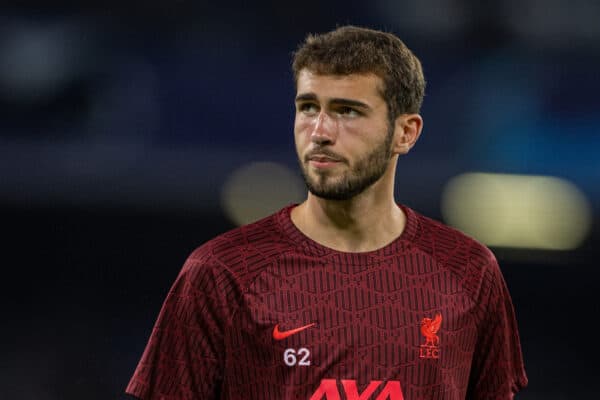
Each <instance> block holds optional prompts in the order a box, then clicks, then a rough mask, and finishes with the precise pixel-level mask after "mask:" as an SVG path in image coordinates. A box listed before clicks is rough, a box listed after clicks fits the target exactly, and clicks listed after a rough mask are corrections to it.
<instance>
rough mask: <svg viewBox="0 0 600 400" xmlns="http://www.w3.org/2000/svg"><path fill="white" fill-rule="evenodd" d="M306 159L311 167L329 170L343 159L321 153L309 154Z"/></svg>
mask: <svg viewBox="0 0 600 400" xmlns="http://www.w3.org/2000/svg"><path fill="white" fill-rule="evenodd" d="M306 159H307V161H308V163H309V164H310V165H311V166H313V167H314V168H318V169H323V168H331V167H333V166H335V165H337V164H340V163H341V162H343V159H342V158H340V157H336V156H332V155H329V154H322V153H315V154H310V155H308V156H307V157H306Z"/></svg>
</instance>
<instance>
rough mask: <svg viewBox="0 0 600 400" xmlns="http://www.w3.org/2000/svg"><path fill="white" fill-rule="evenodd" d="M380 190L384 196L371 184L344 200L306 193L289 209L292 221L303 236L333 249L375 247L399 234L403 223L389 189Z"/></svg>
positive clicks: (375, 248) (350, 249) (404, 222)
mask: <svg viewBox="0 0 600 400" xmlns="http://www.w3.org/2000/svg"><path fill="white" fill-rule="evenodd" d="M378 183H380V182H378ZM376 185H377V183H376V184H375V186H376ZM384 192H385V193H386V195H385V196H382V195H379V193H381V191H378V190H377V188H376V187H371V188H369V189H368V190H367V191H365V192H364V193H361V194H359V195H357V196H355V197H353V198H352V199H350V200H344V201H339V200H326V199H323V198H320V197H317V196H315V195H313V194H311V193H309V195H308V198H307V199H306V201H305V202H304V203H302V204H300V205H299V206H298V207H295V208H294V209H293V210H292V214H291V217H292V222H293V223H294V224H295V225H296V227H297V228H298V229H299V230H300V231H301V232H302V233H304V234H305V235H306V236H308V237H309V238H311V239H312V240H314V241H316V242H317V243H319V244H321V245H323V246H326V247H329V248H332V249H334V250H338V251H344V252H353V253H356V252H366V251H373V250H377V249H379V248H382V247H384V246H385V245H387V244H389V243H391V242H392V241H393V240H395V239H396V238H397V237H398V236H400V234H401V233H402V231H403V230H404V226H405V224H406V216H405V215H404V212H403V211H402V209H400V207H398V205H397V204H396V203H395V201H394V197H393V192H392V191H391V190H389V191H384Z"/></svg>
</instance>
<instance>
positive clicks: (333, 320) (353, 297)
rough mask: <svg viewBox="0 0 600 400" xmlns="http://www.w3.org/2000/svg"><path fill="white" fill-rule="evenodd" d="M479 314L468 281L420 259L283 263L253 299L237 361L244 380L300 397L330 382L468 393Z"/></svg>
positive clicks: (236, 340)
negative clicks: (269, 383)
mask: <svg viewBox="0 0 600 400" xmlns="http://www.w3.org/2000/svg"><path fill="white" fill-rule="evenodd" d="M472 307H473V304H472V302H471V300H470V298H469V297H468V296H466V295H465V294H464V292H463V290H462V287H461V284H460V277H457V276H455V275H453V274H452V273H451V272H450V271H448V270H446V269H444V268H443V267H442V266H438V265H436V263H435V262H434V260H430V259H427V258H426V257H424V256H421V255H408V256H399V257H396V258H390V259H385V260H381V261H379V262H373V263H371V264H369V265H362V264H360V263H356V264H349V263H343V262H336V260H318V259H313V260H306V259H301V258H293V257H289V258H283V259H281V260H280V261H279V262H278V263H277V264H276V265H273V266H272V268H269V269H266V270H265V271H264V272H262V273H261V274H260V275H259V276H258V278H257V279H256V280H255V281H254V282H253V284H252V285H251V286H250V287H249V289H248V291H247V292H246V295H245V298H244V303H243V306H242V307H241V308H240V309H239V312H238V314H237V315H236V318H235V320H234V325H233V327H232V332H231V333H230V335H229V336H228V347H229V349H230V350H229V355H230V360H231V361H232V362H233V361H234V364H235V369H236V370H237V372H236V373H237V374H239V373H242V374H258V375H260V376H263V377H264V376H278V378H277V379H275V378H274V379H273V384H274V385H275V386H274V387H276V386H277V385H279V383H276V382H280V381H282V380H283V381H285V382H287V383H286V385H285V386H286V387H295V388H296V389H295V390H301V389H299V388H301V387H302V386H303V385H305V384H306V382H309V381H310V382H311V387H312V388H313V389H314V387H315V386H316V385H318V382H319V381H321V382H322V381H323V380H324V379H325V380H326V381H327V382H334V381H335V382H342V381H345V382H352V381H354V382H356V385H358V386H357V387H369V385H372V387H373V388H375V389H377V390H380V391H383V390H384V389H383V385H384V384H385V382H388V383H389V382H397V383H398V385H399V386H402V387H404V389H402V390H403V392H404V393H405V394H406V393H407V391H408V392H410V391H411V390H412V391H413V392H414V391H418V390H419V388H431V387H435V386H436V385H438V386H439V387H444V386H448V385H449V386H454V387H455V388H456V390H460V391H462V390H463V389H462V388H463V387H466V382H467V380H468V371H469V363H470V359H471V355H472V352H473V348H474V346H475V342H476V336H477V335H476V326H475V324H474V323H473V319H472ZM373 382H383V383H382V385H380V386H381V387H379V386H377V385H375V386H373V385H374V384H373ZM361 385H362V386H361ZM338 386H339V385H338ZM318 387H320V386H318ZM340 387H342V388H343V385H342V386H340ZM459 387H460V388H461V389H459ZM313 389H310V390H309V389H306V390H309V391H311V390H313ZM340 390H341V389H340ZM423 390H425V389H423ZM364 398H365V399H366V398H371V397H364Z"/></svg>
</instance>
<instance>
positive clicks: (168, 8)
mask: <svg viewBox="0 0 600 400" xmlns="http://www.w3.org/2000/svg"><path fill="white" fill-rule="evenodd" d="M1 10H2V12H1V13H0V168H1V171H2V174H1V179H0V204H1V210H2V225H3V228H4V229H2V230H3V232H4V235H3V236H4V238H5V239H4V240H3V245H2V255H3V257H2V260H3V271H4V272H3V276H4V279H2V282H3V287H4V288H3V290H2V295H3V301H2V305H3V306H4V312H3V318H2V319H3V324H2V330H1V331H0V337H1V338H2V342H1V343H2V353H1V357H0V365H1V368H2V371H1V373H0V398H2V399H38V400H46V399H81V398H85V399H107V398H121V397H122V396H123V395H122V391H123V389H124V387H125V385H126V383H127V381H128V379H129V377H130V375H131V374H132V372H133V369H134V367H135V365H136V363H137V361H138V359H139V357H140V355H141V352H142V350H143V348H144V346H145V344H146V339H147V337H148V335H149V333H150V329H151V327H152V325H153V323H154V319H155V318H156V315H157V313H158V310H159V308H160V305H161V304H162V301H163V299H164V296H165V295H166V292H167V290H168V289H169V287H170V285H171V283H172V282H173V279H174V278H175V276H176V274H177V273H178V271H179V269H180V268H181V265H182V263H183V261H184V259H185V258H186V257H187V255H188V254H189V253H190V252H191V251H192V250H193V249H194V248H195V247H196V246H198V245H199V244H201V243H202V242H204V241H206V240H208V239H210V238H211V237H213V236H215V235H217V234H219V233H221V232H224V231H226V230H228V229H230V228H232V227H234V226H235V225H236V224H237V223H240V222H244V221H249V220H252V219H256V218H258V217H260V216H262V215H266V214H268V213H270V212H271V211H274V210H275V209H277V208H279V207H281V206H283V205H285V204H287V203H290V202H297V201H300V200H301V199H302V197H303V193H304V189H303V187H302V185H301V183H300V182H299V177H298V173H297V170H296V161H295V153H294V150H293V139H292V120H293V101H292V98H293V94H294V88H293V85H292V81H291V74H290V72H289V65H290V54H291V51H293V50H294V49H295V47H296V45H297V43H298V42H300V41H301V40H302V39H303V38H304V36H305V35H306V33H308V32H321V31H325V30H329V29H332V28H334V27H335V26H336V25H343V24H357V25H366V26H371V27H374V28H380V29H385V30H390V31H393V32H395V33H397V34H398V35H399V36H400V37H401V38H402V39H403V40H404V41H405V42H406V43H407V44H408V46H409V47H411V48H412V49H413V50H414V52H415V53H416V54H417V55H418V56H419V57H420V58H421V59H422V61H423V65H424V69H425V73H426V77H427V80H428V90H427V95H426V99H425V103H424V107H423V112H422V114H423V116H424V118H425V129H424V133H423V135H422V138H421V140H420V141H419V143H418V144H417V146H416V147H415V148H414V150H413V151H412V152H411V154H409V155H408V156H407V157H405V158H403V159H401V161H400V163H399V168H398V180H397V199H398V200H399V201H401V202H403V203H405V204H407V205H409V206H411V207H413V208H415V209H416V210H418V211H420V212H422V213H425V214H427V215H430V216H432V217H435V218H437V219H440V220H444V221H446V222H448V223H452V224H453V225H456V226H459V227H461V228H462V229H465V230H467V231H469V232H470V233H472V234H473V235H474V236H476V237H478V238H480V239H481V240H484V241H486V242H487V243H489V244H490V245H491V246H492V248H493V250H494V251H495V252H496V254H497V256H498V259H499V260H500V264H501V267H502V269H503V272H504V275H505V278H506V280H507V282H508V285H509V288H510V290H511V293H512V296H513V301H514V304H515V308H516V312H517V317H518V320H519V324H520V332H521V338H522V345H523V352H524V356H525V362H526V369H527V372H528V375H529V379H530V384H529V387H528V388H527V389H526V390H525V391H523V392H522V393H521V394H520V395H519V396H518V398H519V399H524V400H533V399H590V398H600V396H599V394H600V389H599V388H598V384H597V378H598V376H599V374H600V367H599V366H598V365H599V364H598V356H599V352H598V340H597V335H596V332H595V330H594V329H595V324H594V322H595V319H596V318H597V317H598V315H599V304H600V302H599V300H598V291H599V290H600V283H599V279H600V272H599V271H598V262H597V261H596V260H598V258H599V257H600V206H599V205H600V184H599V183H600V156H599V155H598V153H599V150H600V112H599V111H600V101H599V100H598V93H600V78H599V75H598V74H599V72H598V71H600V23H598V21H600V2H598V1H595V0H570V1H567V0H518V1H517V0H502V1H497V2H477V1H466V0H420V1H396V0H374V1H370V2H364V1H329V2H313V3H304V2H294V3H289V4H288V3H286V2H281V1H254V2H245V1H241V0H240V1H230V2H216V3H213V2H202V1H187V0H179V1H166V0H147V1H128V0H122V1H118V2H117V1H113V0H104V1H99V0H94V1H87V2H75V1H58V2H52V4H51V5H50V4H49V3H47V2H43V1H30V0H26V1H22V2H19V4H18V5H5V4H3V6H2V9H1ZM465 199H469V201H465ZM493 216H494V218H492V217H493ZM481 221H486V223H484V224H481ZM123 398H124V397H123Z"/></svg>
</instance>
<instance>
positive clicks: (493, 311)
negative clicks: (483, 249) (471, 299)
mask: <svg viewBox="0 0 600 400" xmlns="http://www.w3.org/2000/svg"><path fill="white" fill-rule="evenodd" d="M488 267H489V268H486V269H485V270H484V273H483V276H482V283H481V286H480V295H479V300H480V308H479V310H480V314H481V318H480V321H481V322H480V325H479V329H478V340H477V344H476V348H475V352H474V355H473V364H472V368H471V374H470V378H469V389H468V395H467V398H468V399H469V400H476V399H482V400H483V399H486V400H490V399H495V400H508V399H512V398H513V397H514V395H515V394H516V393H517V392H518V391H519V390H521V389H522V388H524V387H525V386H527V376H526V373H525V368H524V364H523V355H522V351H521V343H520V339H519V332H518V327H517V321H516V317H515V311H514V307H513V303H512V300H511V297H510V294H509V291H508V287H507V285H506V282H505V280H504V277H503V276H502V273H501V271H500V268H499V267H498V264H497V262H496V260H495V258H493V256H492V260H491V263H490V265H489V266H488Z"/></svg>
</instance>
